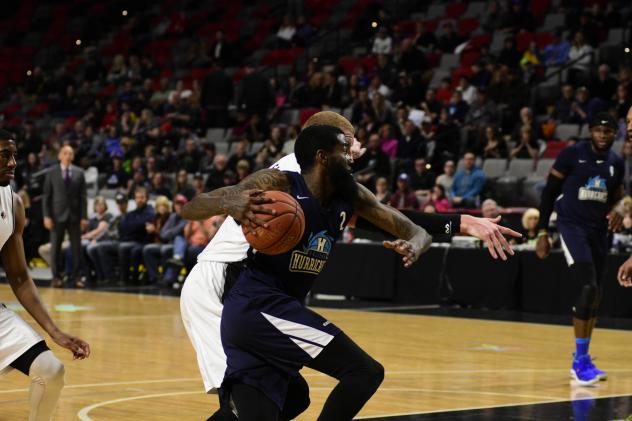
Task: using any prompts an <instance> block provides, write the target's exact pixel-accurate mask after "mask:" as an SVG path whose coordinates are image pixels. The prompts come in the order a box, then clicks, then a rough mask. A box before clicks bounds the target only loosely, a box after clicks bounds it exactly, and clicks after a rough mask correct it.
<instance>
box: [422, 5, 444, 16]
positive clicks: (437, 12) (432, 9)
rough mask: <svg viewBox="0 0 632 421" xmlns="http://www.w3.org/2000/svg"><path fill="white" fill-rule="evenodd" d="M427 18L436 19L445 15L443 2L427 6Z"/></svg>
mask: <svg viewBox="0 0 632 421" xmlns="http://www.w3.org/2000/svg"><path fill="white" fill-rule="evenodd" d="M426 16H427V17H428V19H437V18H442V17H443V16H445V4H443V3H434V4H431V5H430V6H429V7H428V13H426Z"/></svg>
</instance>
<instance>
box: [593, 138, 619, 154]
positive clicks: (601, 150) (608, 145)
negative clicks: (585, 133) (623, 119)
mask: <svg viewBox="0 0 632 421" xmlns="http://www.w3.org/2000/svg"><path fill="white" fill-rule="evenodd" d="M590 142H591V143H592V147H593V148H594V149H595V151H596V152H597V153H599V154H606V153H608V151H609V150H610V148H611V147H612V144H613V143H614V140H613V141H612V142H608V141H606V142H604V143H605V146H603V147H600V146H599V144H598V143H597V142H596V141H595V140H592V139H591V140H590Z"/></svg>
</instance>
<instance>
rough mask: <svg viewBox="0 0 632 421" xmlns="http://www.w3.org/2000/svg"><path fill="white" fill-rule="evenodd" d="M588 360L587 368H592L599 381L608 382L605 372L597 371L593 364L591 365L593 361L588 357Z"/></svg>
mask: <svg viewBox="0 0 632 421" xmlns="http://www.w3.org/2000/svg"><path fill="white" fill-rule="evenodd" d="M588 360H589V364H588V366H589V367H590V368H592V370H593V371H594V372H595V373H596V374H597V377H599V380H602V381H603V380H608V374H606V372H605V371H602V370H599V369H598V368H597V367H595V364H594V363H593V361H594V360H596V358H595V359H593V358H591V357H590V355H589V356H588Z"/></svg>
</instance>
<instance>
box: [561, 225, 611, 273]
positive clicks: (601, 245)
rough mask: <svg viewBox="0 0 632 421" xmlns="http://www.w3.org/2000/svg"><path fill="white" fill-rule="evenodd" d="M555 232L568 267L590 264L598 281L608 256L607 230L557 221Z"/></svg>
mask: <svg viewBox="0 0 632 421" xmlns="http://www.w3.org/2000/svg"><path fill="white" fill-rule="evenodd" d="M557 230H558V232H559V234H560V242H561V243H562V250H563V251H564V257H565V258H566V263H567V264H568V266H569V267H570V266H571V265H573V264H574V263H592V264H593V265H594V266H595V273H596V274H597V279H598V280H599V279H600V278H601V276H602V273H603V270H604V268H605V263H606V255H607V254H608V231H607V228H605V227H604V228H592V227H587V226H582V225H580V224H578V223H576V222H570V221H565V220H559V219H558V221H557Z"/></svg>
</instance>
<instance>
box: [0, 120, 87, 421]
mask: <svg viewBox="0 0 632 421" xmlns="http://www.w3.org/2000/svg"><path fill="white" fill-rule="evenodd" d="M16 154H17V148H16V146H15V141H14V140H13V136H12V135H11V134H10V133H8V132H7V131H5V130H0V247H1V248H2V249H1V251H0V255H1V256H2V265H3V267H4V270H5V272H6V276H7V279H8V281H9V284H10V285H11V289H12V290H13V293H14V294H15V296H16V297H17V299H18V300H19V301H20V304H22V306H23V307H24V308H25V309H26V310H27V311H28V312H29V314H30V315H31V316H33V318H34V319H35V321H37V323H38V324H39V325H40V326H41V327H42V328H43V329H44V330H45V331H46V332H47V333H48V334H49V335H50V337H51V338H52V339H53V340H54V341H55V342H56V343H57V344H58V345H60V346H62V347H64V348H66V349H68V350H70V351H71V352H72V354H73V356H74V358H76V359H77V358H78V359H84V358H87V357H88V356H89V355H90V346H89V345H88V344H87V343H86V342H84V341H83V340H81V339H79V338H76V337H74V336H70V335H68V334H66V333H64V332H62V331H61V330H59V328H58V327H57V326H56V325H55V323H54V322H53V321H52V320H51V317H50V315H49V314H48V312H47V311H46V307H44V304H43V303H42V301H41V299H40V297H39V294H38V293H37V289H36V288H35V284H34V283H33V280H32V279H31V277H30V275H29V272H28V269H27V265H26V258H25V256H24V243H23V241H22V232H23V230H24V225H25V220H26V217H25V214H24V205H23V204H22V200H21V199H20V197H19V196H18V195H17V194H15V193H13V191H12V190H11V186H9V183H10V182H11V179H13V176H14V171H15V167H16V161H15V156H16ZM11 368H15V369H17V370H19V371H21V372H22V373H24V374H26V375H28V376H29V377H30V378H31V386H30V388H29V403H30V407H31V409H30V414H29V421H44V420H50V419H51V416H52V414H53V411H54V409H55V406H56V405H57V400H58V399H59V394H60V393H61V389H62V388H63V386H64V365H63V364H62V363H61V362H60V361H59V360H58V359H57V357H55V355H54V354H53V353H52V351H50V350H49V349H48V346H46V342H44V340H43V339H42V337H41V336H40V335H39V334H38V333H37V332H35V330H33V328H32V327H31V326H29V324H28V323H26V322H25V321H24V320H22V318H20V317H19V316H18V315H17V314H15V313H14V312H13V311H11V310H9V309H8V308H7V307H6V306H5V305H4V304H1V303H0V372H5V371H8V370H10V369H11Z"/></svg>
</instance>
